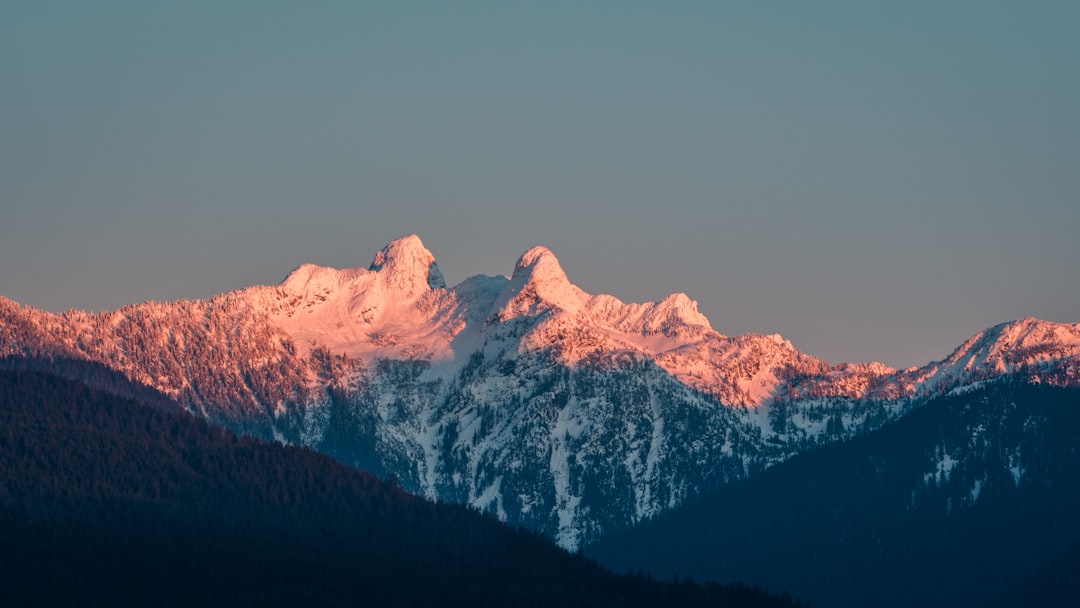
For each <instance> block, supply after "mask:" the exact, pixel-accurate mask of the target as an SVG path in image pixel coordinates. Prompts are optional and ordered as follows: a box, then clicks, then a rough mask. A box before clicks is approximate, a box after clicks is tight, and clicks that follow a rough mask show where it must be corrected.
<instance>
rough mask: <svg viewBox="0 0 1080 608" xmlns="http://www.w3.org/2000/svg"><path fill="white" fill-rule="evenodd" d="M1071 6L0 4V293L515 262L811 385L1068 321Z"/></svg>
mask: <svg viewBox="0 0 1080 608" xmlns="http://www.w3.org/2000/svg"><path fill="white" fill-rule="evenodd" d="M1078 31H1080V2H1073V1H1060V2H1020V1H1016V2H993V1H988V0H986V1H975V2H948V1H933V2H913V1H904V2H891V3H887V4H886V3H884V2H831V1H822V2H760V1H755V2H652V3H642V2H629V1H620V2H609V3H604V2H578V1H575V2H551V1H549V2H534V3H520V2H490V3H472V2H430V3H428V2H407V3H406V2H385V3H383V2H292V3H277V2H269V1H258V2H182V3H167V5H166V3H157V2H145V1H136V2H109V1H102V2H81V1H77V2H49V1H47V0H33V1H27V2H24V1H21V0H16V1H12V0H4V1H3V2H0V295H3V296H6V297H9V298H12V299H15V300H17V301H20V302H22V303H25V304H29V305H32V306H36V307H39V308H45V309H48V310H54V311H60V310H64V309H67V308H84V309H94V310H102V309H112V308H117V307H119V306H122V305H124V304H126V303H131V302H136V301H143V300H148V299H155V300H172V299H178V298H197V297H205V296H209V295H211V294H214V293H219V292H223V291H227V290H230V289H236V288H240V287H244V286H246V285H250V284H257V283H260V284H266V283H275V282H277V281H279V280H281V279H282V278H284V276H285V275H286V274H287V273H288V272H289V271H290V270H291V269H293V268H294V267H296V266H298V265H299V264H301V263H303V262H315V263H319V264H324V265H330V266H336V267H353V266H364V267H366V266H367V265H368V264H369V263H370V261H371V258H372V256H373V255H374V253H375V252H376V251H377V250H378V249H379V248H381V247H382V246H383V245H384V244H386V242H388V241H390V240H392V239H394V238H396V237H399V236H402V235H405V234H409V233H417V234H419V235H420V236H421V238H422V239H423V240H424V242H425V244H426V245H427V246H428V248H429V249H431V250H432V252H433V253H434V254H435V256H436V257H437V258H438V261H439V265H440V267H441V268H442V270H443V273H444V274H445V275H446V278H447V280H448V282H450V283H451V284H456V283H457V282H459V281H461V280H462V279H464V278H466V277H467V276H470V275H473V274H509V273H510V271H511V270H512V268H513V264H514V261H515V260H516V259H517V257H518V256H519V255H520V254H521V253H522V252H523V251H525V250H526V249H527V248H529V247H530V246H532V245H536V244H542V245H546V246H547V247H549V248H550V249H552V250H553V251H554V252H555V254H556V255H557V256H558V257H559V259H560V260H561V262H562V263H563V267H564V268H565V269H566V271H567V274H568V275H569V276H570V279H571V280H572V281H574V282H575V283H577V284H578V285H579V286H581V287H582V288H583V289H585V290H586V291H589V292H591V293H611V294H613V295H615V296H617V297H619V298H621V299H623V300H625V301H646V300H657V299H660V298H662V297H664V296H665V295H666V294H668V293H670V292H674V291H683V292H686V293H688V294H689V295H690V297H691V298H693V299H695V300H697V301H698V302H699V304H700V309H701V311H702V312H703V313H705V315H706V316H708V317H709V319H710V320H711V321H712V324H713V327H714V328H715V329H716V330H718V331H720V332H721V333H724V334H728V335H734V334H739V333H744V332H758V333H774V332H776V333H781V334H783V335H784V336H785V337H787V338H788V339H790V340H791V341H792V342H793V343H794V345H795V346H796V347H797V348H799V349H801V350H803V351H804V352H808V353H809V354H812V355H815V356H818V357H821V358H824V359H826V360H829V361H844V360H858V361H863V360H870V359H874V360H879V361H883V362H885V363H887V364H890V365H894V366H901V367H903V366H909V365H916V364H923V363H926V362H928V361H930V360H931V359H940V358H942V357H944V356H945V355H947V354H948V353H949V351H950V350H951V349H952V348H953V347H955V346H957V345H959V343H960V342H961V341H962V340H964V339H965V338H966V337H968V336H970V335H971V334H974V333H975V332H977V331H979V330H981V329H983V328H985V327H987V326H989V325H993V324H995V323H999V322H1003V321H1009V320H1012V319H1015V318H1018V317H1022V316H1037V317H1041V318H1045V319H1049V320H1053V321H1063V322H1077V321H1080V265H1078V259H1080V255H1078V254H1080V244H1078V240H1077V227H1078V225H1080V69H1078V68H1077V65H1078V62H1080V36H1078V35H1077V32H1078Z"/></svg>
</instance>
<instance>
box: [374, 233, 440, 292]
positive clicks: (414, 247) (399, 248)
mask: <svg viewBox="0 0 1080 608" xmlns="http://www.w3.org/2000/svg"><path fill="white" fill-rule="evenodd" d="M369 269H370V270H373V271H375V272H377V273H379V277H380V278H381V279H382V280H383V283H384V284H385V285H386V286H387V287H390V288H391V289H394V290H396V291H403V292H405V293H406V294H409V295H419V294H422V293H424V292H425V291H427V290H429V289H443V288H445V287H446V280H445V279H443V276H442V272H440V271H439V267H438V266H437V265H436V264H435V256H434V255H432V253H431V252H430V251H428V250H427V248H426V247H424V243H423V242H421V241H420V237H418V236H416V235H415V234H410V235H409V236H403V237H401V238H399V239H397V240H394V241H391V242H390V244H389V245H387V246H386V247H383V248H382V250H380V251H379V252H378V253H376V254H375V259H374V260H372V262H371V266H370V268H369Z"/></svg>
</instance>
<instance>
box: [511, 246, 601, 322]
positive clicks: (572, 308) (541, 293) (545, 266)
mask: <svg viewBox="0 0 1080 608" xmlns="http://www.w3.org/2000/svg"><path fill="white" fill-rule="evenodd" d="M587 298H588V294H586V293H585V292H584V291H582V290H581V289H579V288H578V287H577V286H575V285H573V284H572V283H570V279H568V278H567V276H566V272H564V271H563V269H562V266H561V265H559V260H558V258H556V257H555V254H553V253H551V250H549V249H548V248H547V247H540V246H537V247H533V248H532V249H529V250H528V251H526V252H525V253H523V254H521V257H520V258H518V261H517V263H516V264H515V265H514V273H513V274H512V275H511V277H510V282H509V283H508V284H507V285H506V288H505V289H504V290H503V294H502V296H501V297H500V298H499V302H498V304H497V306H496V309H497V310H498V313H497V314H498V317H499V318H500V319H501V320H506V319H510V318H514V317H520V316H532V315H536V314H539V313H541V312H543V311H544V310H551V309H559V310H563V311H566V312H571V313H576V312H578V311H579V310H581V307H582V305H583V303H584V302H585V300H586V299H587Z"/></svg>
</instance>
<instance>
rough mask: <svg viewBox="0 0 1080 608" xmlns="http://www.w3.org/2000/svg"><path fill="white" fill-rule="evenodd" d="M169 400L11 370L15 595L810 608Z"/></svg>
mask: <svg viewBox="0 0 1080 608" xmlns="http://www.w3.org/2000/svg"><path fill="white" fill-rule="evenodd" d="M9 363H11V362H9ZM112 386H114V387H117V388H119V389H120V391H121V392H132V391H135V392H140V391H141V389H139V388H138V387H127V388H125V387H123V386H122V383H120V382H116V383H113V384H112ZM160 405H161V400H160V398H157V399H154V400H153V401H152V402H151V404H149V405H148V404H146V403H141V402H138V401H136V400H133V399H130V398H125V397H119V396H117V395H116V394H113V393H112V392H109V391H106V390H102V389H98V388H91V387H89V386H87V385H86V384H83V383H81V382H75V381H71V380H68V379H65V378H62V377H59V376H57V375H54V374H47V373H43V372H37V371H0V561H2V563H3V564H4V567H3V568H0V587H2V588H3V590H4V594H3V597H4V601H5V604H6V605H14V606H52V605H56V606H72V605H80V606H98V605H99V606H129V605H130V606H148V605H154V606H174V605H175V606H194V605H214V606H224V605H261V606H299V605H303V606H356V605H363V606H426V605H444V606H466V605H467V606H628V607H629V606H658V605H679V606H733V607H740V606H741V607H763V608H764V607H776V608H782V607H784V606H794V605H795V604H794V603H793V602H791V601H790V600H787V599H784V598H778V597H772V596H768V595H765V594H764V593H763V592H760V591H757V590H754V589H750V588H746V587H743V586H738V585H736V586H725V587H721V586H719V585H715V584H710V585H704V586H700V585H696V584H687V583H660V582H655V581H653V580H651V579H649V578H647V577H644V576H636V577H629V576H616V575H614V574H612V573H610V572H608V571H606V570H604V569H602V568H600V567H598V566H597V565H596V564H595V563H593V562H591V561H589V560H587V559H585V558H583V557H581V556H574V555H571V554H569V553H567V552H565V551H563V550H562V549H560V548H558V547H557V546H555V544H554V543H552V542H551V541H550V540H549V539H546V538H543V537H542V536H539V535H538V534H536V533H534V532H527V531H525V530H522V529H512V528H510V527H508V526H506V525H505V524H502V523H500V522H498V521H497V520H496V519H495V518H494V517H492V516H490V515H484V514H480V513H477V512H476V511H475V510H473V509H469V508H467V507H465V506H461V505H448V504H435V503H433V502H430V501H428V500H425V499H423V498H420V497H417V496H414V495H411V494H408V493H406V492H405V491H403V490H402V489H401V488H400V487H398V486H397V485H395V484H393V483H388V482H384V481H380V480H378V479H376V478H375V477H373V476H371V475H369V474H367V473H363V472H360V471H356V470H355V469H353V468H351V467H347V466H345V465H342V464H340V463H337V462H335V461H333V460H332V459H330V458H328V457H326V456H324V455H321V454H318V453H316V452H314V451H312V450H310V449H307V448H297V447H287V446H282V445H280V444H276V443H265V442H262V441H260V440H256V439H253V438H250V437H237V436H235V435H233V434H232V433H230V432H228V431H225V430H223V429H221V428H219V427H216V426H212V425H210V424H208V423H206V422H205V421H203V420H200V419H197V418H195V417H193V416H191V415H189V414H188V413H186V412H184V411H182V410H181V409H180V408H179V407H178V406H175V405H174V406H173V407H171V408H167V407H160Z"/></svg>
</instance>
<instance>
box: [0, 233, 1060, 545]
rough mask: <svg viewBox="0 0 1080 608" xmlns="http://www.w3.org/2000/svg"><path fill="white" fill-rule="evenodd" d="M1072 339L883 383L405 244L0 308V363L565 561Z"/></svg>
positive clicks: (1009, 346)
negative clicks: (328, 472) (388, 480)
mask: <svg viewBox="0 0 1080 608" xmlns="http://www.w3.org/2000/svg"><path fill="white" fill-rule="evenodd" d="M1078 354H1080V325H1067V324H1056V323H1049V322H1046V321H1040V320H1037V319H1022V320H1019V321H1015V322H1013V323H1007V324H1003V325H999V326H996V327H993V328H990V329H988V330H986V331H984V332H982V333H980V334H979V335H976V336H974V337H973V338H971V339H970V340H968V341H967V342H965V343H964V344H963V345H961V346H960V347H959V348H958V349H957V350H956V351H955V352H954V353H952V355H950V356H949V357H947V358H946V359H944V360H942V361H939V362H934V363H930V364H928V365H926V366H923V367H921V368H913V369H909V370H902V371H897V370H894V369H891V368H889V367H886V366H884V365H882V364H880V363H866V364H854V363H844V364H840V365H830V364H827V363H825V362H822V361H820V360H817V359H815V358H813V357H810V356H808V355H805V354H803V353H800V352H799V351H797V350H795V348H794V347H793V346H792V345H791V343H790V342H788V341H786V340H784V339H783V338H781V337H780V336H777V335H771V336H762V335H754V334H747V335H742V336H735V337H728V336H724V335H721V334H719V333H718V332H716V331H714V330H713V329H712V327H711V326H710V324H709V321H708V320H707V319H706V318H705V317H704V316H702V315H701V314H700V313H699V312H698V310H697V306H696V304H695V303H694V302H693V301H692V300H690V299H689V298H688V297H687V296H686V295H685V294H674V295H671V296H669V297H667V298H665V299H664V300H662V301H660V302H655V303H645V304H627V303H623V302H621V301H620V300H618V299H617V298H615V297H612V296H609V295H590V294H588V293H585V292H584V291H582V290H581V289H579V288H578V287H576V286H574V285H573V284H572V283H571V282H570V281H569V279H568V278H567V276H566V273H565V272H564V271H563V270H562V268H561V266H560V265H559V262H558V260H557V259H556V258H555V256H554V255H553V254H552V253H551V252H550V251H548V250H547V249H545V248H543V247H534V248H532V249H530V250H528V251H526V252H525V253H524V254H523V255H522V256H521V258H520V259H519V260H518V261H517V263H516V264H515V266H514V269H513V272H512V274H511V275H510V276H509V277H506V276H475V277H472V278H469V279H467V280H465V281H464V282H462V283H461V284H459V285H457V286H454V287H447V286H446V282H445V281H444V279H443V276H442V273H441V272H440V271H439V268H438V266H437V265H436V263H435V257H434V256H433V255H432V254H431V252H429V251H428V250H427V249H425V248H424V246H423V244H422V243H421V241H420V239H419V238H418V237H416V236H408V237H404V238H401V239H398V240H396V241H394V242H392V243H390V244H389V245H387V246H386V247H385V248H384V249H382V250H381V251H379V252H378V253H377V254H376V256H375V259H374V261H373V262H372V264H371V265H370V267H369V268H368V269H366V270H365V269H347V270H337V269H333V268H325V267H319V266H314V265H310V264H309V265H304V266H301V267H299V268H297V269H296V270H295V271H293V272H292V273H291V274H289V276H288V277H287V278H286V279H285V280H284V281H283V282H282V283H280V284H278V285H274V286H256V287H249V288H247V289H242V290H239V291H234V292H230V293H227V294H223V295H220V296H217V297H214V298H211V299H209V300H202V301H179V302H174V303H155V302H148V303H144V304H136V305H131V306H127V307H124V308H122V309H120V310H117V311H114V312H106V313H100V314H91V313H85V312H80V311H74V310H73V311H68V312H66V313H63V314H51V313H46V312H42V311H38V310H34V309H31V308H27V307H22V306H19V305H18V304H16V303H14V302H11V301H10V300H5V299H2V298H0V355H7V356H38V357H49V358H55V359H61V358H74V359H88V360H93V361H97V362H100V363H103V364H105V365H108V366H109V367H112V368H114V369H117V370H119V371H122V372H123V373H125V374H126V375H127V376H129V377H130V378H132V379H133V380H136V381H139V382H142V383H145V384H148V385H150V386H153V387H156V388H158V389H159V390H161V391H163V392H165V393H166V394H169V395H171V396H173V397H175V398H176V399H177V400H178V401H179V402H180V403H182V404H184V405H185V407H187V408H189V409H191V410H192V411H194V412H197V413H199V414H201V415H203V416H205V417H207V418H209V419H210V420H212V421H214V422H218V423H221V424H225V425H227V426H230V427H232V428H234V429H236V430H239V431H242V432H248V433H251V434H255V435H258V436H263V437H268V438H276V439H279V440H281V441H286V442H290V443H297V444H304V445H309V446H311V447H313V448H315V449H319V450H322V451H325V452H327V453H329V454H331V455H333V456H335V457H337V458H338V459H340V460H343V461H345V462H348V463H350V464H355V465H357V466H361V467H364V468H369V469H372V470H374V471H376V472H378V473H381V474H394V475H396V476H397V478H398V479H399V482H400V483H402V484H403V485H405V486H406V487H408V488H411V489H413V490H415V491H418V492H421V493H423V494H425V495H428V496H431V497H438V498H441V499H444V500H451V501H460V502H467V503H470V504H473V505H475V506H477V507H479V508H482V509H486V510H490V511H492V512H494V513H497V514H498V515H499V516H500V517H503V518H505V519H507V520H509V521H511V522H513V523H517V524H522V525H526V526H529V527H532V528H536V529H539V530H542V531H544V532H546V533H548V534H550V535H552V536H554V537H555V538H556V539H557V540H558V541H559V542H560V543H561V544H562V545H563V546H565V547H570V548H573V547H577V546H579V545H580V544H581V543H582V542H583V541H587V540H589V539H593V538H596V537H598V536H599V535H601V534H603V533H604V532H605V531H608V530H611V529H615V528H619V527H623V526H625V525H628V524H630V523H633V522H636V521H639V520H641V519H642V518H646V517H649V516H652V515H655V514H657V513H659V512H661V511H664V510H667V509H670V508H672V507H674V506H676V505H678V504H680V503H681V502H682V501H683V500H684V499H685V498H686V497H688V496H690V495H693V494H696V493H698V492H700V491H702V490H703V489H707V488H710V487H715V486H717V485H719V484H722V483H725V482H727V481H730V480H734V479H739V478H742V477H745V476H747V475H750V474H753V473H755V472H757V471H760V470H762V469H764V468H766V467H768V466H770V465H772V464H774V463H776V462H779V461H781V460H784V459H786V458H788V457H790V456H791V455H793V454H796V453H798V452H800V451H802V450H805V449H807V448H808V447H811V446H815V445H820V444H823V443H827V442H831V441H836V440H838V439H842V438H847V437H850V436H853V435H855V434H859V433H863V432H866V431H869V430H872V429H875V428H877V427H879V426H880V425H881V424H884V423H885V422H887V421H889V420H892V419H895V418H896V417H898V416H901V415H903V414H904V413H906V412H908V411H910V410H911V409H912V408H914V407H917V406H918V404H919V403H920V402H921V401H922V400H924V399H925V398H927V397H929V396H933V395H939V394H944V393H947V392H949V391H954V390H963V388H964V387H966V386H970V385H972V384H974V383H977V382H982V381H986V380H991V379H993V378H996V377H999V376H1003V375H1009V374H1025V375H1028V376H1030V377H1031V379H1032V380H1033V381H1040V382H1048V383H1053V384H1060V385H1075V384H1080V357H1078Z"/></svg>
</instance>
